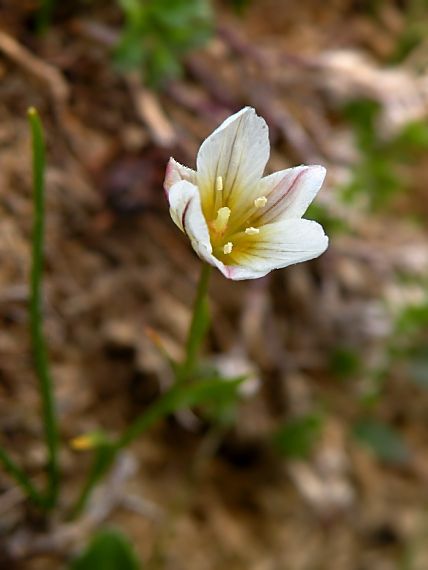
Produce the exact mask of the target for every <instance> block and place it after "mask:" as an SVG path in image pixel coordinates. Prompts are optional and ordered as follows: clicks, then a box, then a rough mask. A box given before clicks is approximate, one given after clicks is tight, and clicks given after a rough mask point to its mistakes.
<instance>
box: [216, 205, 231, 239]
mask: <svg viewBox="0 0 428 570" xmlns="http://www.w3.org/2000/svg"><path fill="white" fill-rule="evenodd" d="M230 214H231V210H230V208H228V207H227V206H224V207H223V208H219V209H218V211H217V217H216V219H215V220H213V221H212V222H211V226H212V228H213V230H214V231H215V232H217V233H218V234H224V232H225V231H226V228H227V224H228V223H229V218H230Z"/></svg>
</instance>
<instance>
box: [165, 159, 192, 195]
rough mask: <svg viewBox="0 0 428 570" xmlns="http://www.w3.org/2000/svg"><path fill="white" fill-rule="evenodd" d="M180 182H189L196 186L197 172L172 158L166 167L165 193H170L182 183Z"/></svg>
mask: <svg viewBox="0 0 428 570" xmlns="http://www.w3.org/2000/svg"><path fill="white" fill-rule="evenodd" d="M180 180H187V181H188V182H191V183H192V184H195V182H196V172H195V171H194V170H192V169H191V168H187V166H183V165H182V164H180V163H179V162H177V161H176V160H174V159H173V158H172V157H171V158H170V159H169V161H168V165H167V167H166V174H165V180H164V183H163V187H164V189H165V192H167V193H168V192H169V190H170V188H171V186H173V185H174V184H176V183H177V182H180Z"/></svg>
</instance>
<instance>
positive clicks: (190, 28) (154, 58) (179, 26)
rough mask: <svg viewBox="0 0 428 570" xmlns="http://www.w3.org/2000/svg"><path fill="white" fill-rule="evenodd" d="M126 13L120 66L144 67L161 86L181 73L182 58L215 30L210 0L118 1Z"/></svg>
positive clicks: (117, 53) (149, 77) (145, 73)
mask: <svg viewBox="0 0 428 570" xmlns="http://www.w3.org/2000/svg"><path fill="white" fill-rule="evenodd" d="M118 2H119V6H120V8H121V9H122V12H123V16H124V26H123V31H122V34H121V39H120V41H119V44H118V46H117V47H116V51H115V60H116V62H117V64H118V65H119V66H120V68H121V69H126V70H134V69H141V70H142V73H143V77H144V80H145V81H146V82H147V83H148V84H149V85H152V86H159V85H161V84H162V83H163V82H165V81H166V80H168V79H171V78H174V77H176V76H177V75H179V74H180V73H181V70H182V67H181V60H182V58H183V56H184V55H185V54H186V53H187V52H188V51H189V50H192V49H195V48H197V47H199V46H201V45H203V44H204V43H205V42H206V41H207V40H208V39H209V38H210V36H211V34H212V30H213V11H212V8H211V2H210V0H118Z"/></svg>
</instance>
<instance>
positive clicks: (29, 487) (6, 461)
mask: <svg viewBox="0 0 428 570" xmlns="http://www.w3.org/2000/svg"><path fill="white" fill-rule="evenodd" d="M0 462H1V463H2V464H3V467H4V468H5V470H6V471H7V472H8V473H9V475H11V477H13V478H14V479H15V481H16V482H17V483H18V485H19V486H20V487H21V489H22V490H23V491H24V492H25V493H26V494H27V495H28V497H30V499H31V500H32V501H33V502H34V503H35V504H36V505H39V506H40V507H43V506H44V504H45V501H44V498H43V497H42V496H41V495H40V493H39V491H37V489H36V488H35V487H34V485H33V484H32V483H31V481H30V479H29V478H28V477H27V475H26V473H25V472H24V471H23V470H22V469H21V468H20V467H19V466H18V465H17V464H16V463H15V461H14V460H13V459H12V458H11V457H10V455H9V454H8V453H6V451H5V450H4V449H2V448H1V447H0Z"/></svg>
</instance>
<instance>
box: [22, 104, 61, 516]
mask: <svg viewBox="0 0 428 570" xmlns="http://www.w3.org/2000/svg"><path fill="white" fill-rule="evenodd" d="M28 118H29V121H30V126H31V132H32V139H33V185H34V189H33V200H34V226H33V244H32V245H33V251H32V268H31V291H30V328H31V339H32V345H33V355H34V367H35V370H36V375H37V379H38V381H39V388H40V395H41V399H42V417H43V425H44V432H45V438H46V444H47V447H48V465H47V470H48V489H47V493H46V503H47V507H48V508H52V507H54V506H55V504H56V502H57V498H58V490H59V468H58V446H59V437H58V426H57V417H56V412H55V401H54V391H53V382H52V378H51V375H50V371H49V361H48V356H47V351H46V343H45V338H44V333H43V317H42V278H43V249H44V231H45V204H44V194H45V183H44V174H45V144H44V137H43V129H42V124H41V121H40V118H39V115H38V113H37V111H36V110H35V109H34V108H31V109H29V111H28Z"/></svg>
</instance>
